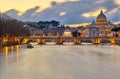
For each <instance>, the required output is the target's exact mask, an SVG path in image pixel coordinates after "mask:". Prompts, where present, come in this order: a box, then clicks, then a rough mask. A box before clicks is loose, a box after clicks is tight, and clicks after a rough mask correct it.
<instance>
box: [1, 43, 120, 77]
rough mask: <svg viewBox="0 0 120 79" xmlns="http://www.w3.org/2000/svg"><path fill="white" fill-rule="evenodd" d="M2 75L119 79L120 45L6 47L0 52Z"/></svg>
mask: <svg viewBox="0 0 120 79" xmlns="http://www.w3.org/2000/svg"><path fill="white" fill-rule="evenodd" d="M0 79H120V46H117V45H107V44H106V45H92V44H83V45H72V44H65V45H53V44H49V45H34V48H33V49H27V48H26V46H11V47H5V48H3V49H1V53H0Z"/></svg>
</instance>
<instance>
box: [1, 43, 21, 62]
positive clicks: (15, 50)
mask: <svg viewBox="0 0 120 79" xmlns="http://www.w3.org/2000/svg"><path fill="white" fill-rule="evenodd" d="M0 50H1V51H0V57H5V58H6V63H8V59H9V58H8V57H9V56H10V55H16V61H18V60H19V45H15V46H6V47H3V48H1V49H0Z"/></svg>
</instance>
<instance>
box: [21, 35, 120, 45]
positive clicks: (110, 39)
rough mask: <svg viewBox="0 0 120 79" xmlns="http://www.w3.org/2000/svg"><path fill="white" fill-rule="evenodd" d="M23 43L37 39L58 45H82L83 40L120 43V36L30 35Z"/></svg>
mask: <svg viewBox="0 0 120 79" xmlns="http://www.w3.org/2000/svg"><path fill="white" fill-rule="evenodd" d="M22 39H23V40H22V44H26V43H28V42H30V41H35V42H37V43H38V44H40V45H43V44H46V42H55V43H56V44H57V45H61V44H63V43H64V42H73V43H74V44H75V45H80V44H81V43H82V42H89V43H93V44H100V43H111V44H116V43H117V42H119V43H120V38H115V37H65V36H30V37H24V38H22Z"/></svg>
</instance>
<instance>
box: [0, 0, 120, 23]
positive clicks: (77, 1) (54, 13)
mask: <svg viewBox="0 0 120 79" xmlns="http://www.w3.org/2000/svg"><path fill="white" fill-rule="evenodd" d="M0 1H1V3H0V5H1V6H0V12H2V13H6V14H7V15H9V16H11V17H13V18H15V19H18V20H22V21H39V20H43V21H46V20H53V19H54V20H58V21H60V22H61V23H66V24H75V23H83V22H91V21H92V20H95V18H96V16H97V15H98V14H99V12H100V10H103V12H104V13H105V15H106V16H107V18H108V20H111V21H112V22H119V21H120V17H119V14H120V11H119V10H120V1H118V0H106V1H104V0H100V1H99V0H96V1H90V0H61V1H59V0H46V1H42V0H35V1H32V0H29V1H26V0H17V1H14V0H8V1H6V0H4V1H2V0H0ZM21 5H22V6H21ZM71 5H72V6H71ZM89 5H90V6H89ZM81 7H82V8H81Z"/></svg>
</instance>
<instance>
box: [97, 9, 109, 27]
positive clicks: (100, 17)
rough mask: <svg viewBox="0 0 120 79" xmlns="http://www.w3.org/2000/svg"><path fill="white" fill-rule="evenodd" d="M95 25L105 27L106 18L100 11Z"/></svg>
mask: <svg viewBox="0 0 120 79" xmlns="http://www.w3.org/2000/svg"><path fill="white" fill-rule="evenodd" d="M96 24H98V25H105V24H107V18H106V16H105V15H104V13H103V11H102V10H101V12H100V14H99V15H98V16H97V18H96Z"/></svg>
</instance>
